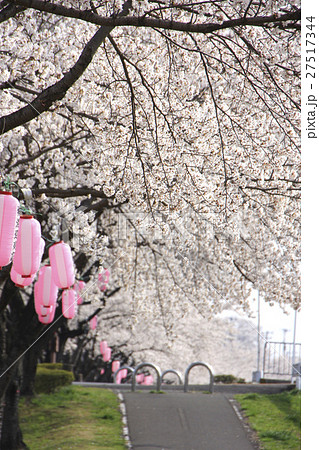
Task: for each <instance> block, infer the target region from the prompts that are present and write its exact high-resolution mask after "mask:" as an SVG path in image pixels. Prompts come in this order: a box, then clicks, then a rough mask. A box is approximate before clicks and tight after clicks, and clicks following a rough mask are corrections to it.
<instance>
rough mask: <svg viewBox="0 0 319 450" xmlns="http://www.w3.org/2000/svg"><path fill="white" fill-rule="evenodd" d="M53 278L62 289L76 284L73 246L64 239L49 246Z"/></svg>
mask: <svg viewBox="0 0 319 450" xmlns="http://www.w3.org/2000/svg"><path fill="white" fill-rule="evenodd" d="M49 257H50V262H51V267H52V274H53V280H54V282H55V284H56V285H57V286H58V287H59V288H61V289H67V288H69V287H71V286H72V285H73V284H74V281H75V275H74V264H73V258H72V252H71V248H70V246H69V245H68V244H66V243H65V242H63V241H60V242H57V243H56V244H53V245H52V246H51V247H50V248H49Z"/></svg>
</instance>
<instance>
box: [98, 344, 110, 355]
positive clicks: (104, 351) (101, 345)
mask: <svg viewBox="0 0 319 450" xmlns="http://www.w3.org/2000/svg"><path fill="white" fill-rule="evenodd" d="M107 348H108V347H107V342H106V341H101V342H100V351H101V353H102V355H104V354H105V353H106V350H107Z"/></svg>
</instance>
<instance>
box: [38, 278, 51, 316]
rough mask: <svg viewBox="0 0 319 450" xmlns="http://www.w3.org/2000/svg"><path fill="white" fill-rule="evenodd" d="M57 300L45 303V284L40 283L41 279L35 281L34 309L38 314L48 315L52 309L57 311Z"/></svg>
mask: <svg viewBox="0 0 319 450" xmlns="http://www.w3.org/2000/svg"><path fill="white" fill-rule="evenodd" d="M55 308H56V302H55V301H54V302H53V301H52V302H51V304H49V305H44V304H43V286H42V285H41V284H40V282H39V280H38V281H37V282H36V283H34V309H35V311H36V313H37V314H38V316H47V315H48V314H50V313H52V310H54V312H55Z"/></svg>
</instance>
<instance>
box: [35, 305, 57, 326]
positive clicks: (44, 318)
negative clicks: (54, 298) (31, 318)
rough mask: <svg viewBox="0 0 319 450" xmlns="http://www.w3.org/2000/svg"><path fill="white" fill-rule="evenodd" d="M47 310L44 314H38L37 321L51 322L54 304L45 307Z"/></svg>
mask: <svg viewBox="0 0 319 450" xmlns="http://www.w3.org/2000/svg"><path fill="white" fill-rule="evenodd" d="M47 309H48V310H49V311H48V312H47V314H46V315H38V319H39V322H41V323H44V324H48V323H51V322H53V319H54V315H55V305H54V306H50V308H47Z"/></svg>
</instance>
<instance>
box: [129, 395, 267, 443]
mask: <svg viewBox="0 0 319 450" xmlns="http://www.w3.org/2000/svg"><path fill="white" fill-rule="evenodd" d="M123 397H124V402H125V407H126V414H127V423H128V431H129V436H130V441H131V445H132V447H133V450H139V449H143V450H153V449H161V450H253V449H256V448H258V446H256V445H254V444H252V443H251V441H250V440H249V438H248V433H247V430H246V429H245V427H244V425H243V423H242V421H241V420H240V418H239V417H238V415H237V414H236V412H235V410H234V408H233V407H232V404H231V402H230V400H229V396H227V395H225V394H222V393H215V394H204V393H202V392H201V393H198V392H197V393H193V392H192V393H183V392H169V393H165V394H156V393H149V392H123Z"/></svg>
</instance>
